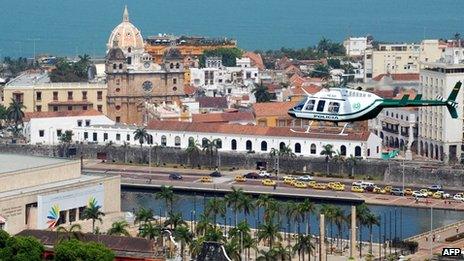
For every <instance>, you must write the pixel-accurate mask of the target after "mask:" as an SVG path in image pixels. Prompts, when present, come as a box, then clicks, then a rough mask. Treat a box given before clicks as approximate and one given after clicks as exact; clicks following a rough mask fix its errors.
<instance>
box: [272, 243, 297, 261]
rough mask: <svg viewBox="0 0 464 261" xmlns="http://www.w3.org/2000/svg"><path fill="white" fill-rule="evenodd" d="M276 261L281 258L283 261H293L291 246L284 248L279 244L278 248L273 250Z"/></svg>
mask: <svg viewBox="0 0 464 261" xmlns="http://www.w3.org/2000/svg"><path fill="white" fill-rule="evenodd" d="M273 250H274V252H275V255H276V256H275V257H276V259H278V258H280V260H282V261H291V260H292V257H293V249H292V247H291V246H287V247H284V246H283V245H282V244H278V245H277V247H274V248H273Z"/></svg>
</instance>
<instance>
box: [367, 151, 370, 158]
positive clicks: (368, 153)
mask: <svg viewBox="0 0 464 261" xmlns="http://www.w3.org/2000/svg"><path fill="white" fill-rule="evenodd" d="M367 156H368V157H370V156H371V149H367Z"/></svg>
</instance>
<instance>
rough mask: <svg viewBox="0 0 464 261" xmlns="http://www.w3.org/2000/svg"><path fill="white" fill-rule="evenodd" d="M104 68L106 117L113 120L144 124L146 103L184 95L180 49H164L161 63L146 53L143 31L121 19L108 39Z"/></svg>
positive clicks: (173, 99)
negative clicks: (105, 78)
mask: <svg viewBox="0 0 464 261" xmlns="http://www.w3.org/2000/svg"><path fill="white" fill-rule="evenodd" d="M107 47H108V52H107V56H106V63H105V71H106V75H107V83H108V97H107V104H108V116H109V117H110V118H111V119H113V120H114V121H116V122H123V123H137V124H141V123H144V122H145V123H146V122H147V121H148V118H149V113H148V110H147V108H146V104H157V103H160V102H167V103H171V102H172V101H176V100H178V99H179V97H181V96H183V95H184V83H183V82H184V75H183V74H184V68H183V63H182V57H181V54H180V51H179V50H177V49H175V48H168V49H166V51H165V53H164V56H163V60H162V63H161V64H158V63H155V62H154V60H153V57H152V56H151V55H150V54H149V53H147V52H145V49H144V42H143V38H142V34H141V32H140V30H139V29H137V28H136V27H135V26H134V25H133V24H132V23H131V22H130V21H129V13H128V11H127V7H126V8H125V9H124V14H123V21H122V23H121V24H119V25H118V26H116V28H114V30H113V32H112V33H111V35H110V37H109V39H108V44H107Z"/></svg>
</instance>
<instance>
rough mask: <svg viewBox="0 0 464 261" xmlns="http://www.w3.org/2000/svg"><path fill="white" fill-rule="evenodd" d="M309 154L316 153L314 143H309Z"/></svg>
mask: <svg viewBox="0 0 464 261" xmlns="http://www.w3.org/2000/svg"><path fill="white" fill-rule="evenodd" d="M311 154H316V144H314V143H313V144H311Z"/></svg>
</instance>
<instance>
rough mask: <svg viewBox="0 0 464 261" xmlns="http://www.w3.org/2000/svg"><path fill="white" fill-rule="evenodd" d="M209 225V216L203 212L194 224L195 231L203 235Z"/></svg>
mask: <svg viewBox="0 0 464 261" xmlns="http://www.w3.org/2000/svg"><path fill="white" fill-rule="evenodd" d="M211 227H212V225H211V218H210V217H209V216H207V215H205V214H201V215H200V218H199V219H198V221H197V224H196V226H195V233H197V235H202V236H204V235H205V234H206V231H208V229H209V228H211Z"/></svg>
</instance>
